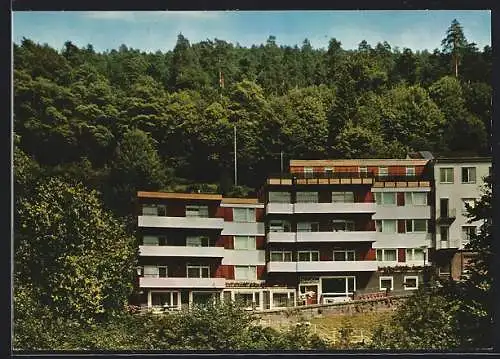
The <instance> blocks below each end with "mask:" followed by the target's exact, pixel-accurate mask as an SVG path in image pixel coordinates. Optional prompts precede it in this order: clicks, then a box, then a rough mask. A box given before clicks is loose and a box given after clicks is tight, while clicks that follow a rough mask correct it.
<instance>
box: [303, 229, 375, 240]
mask: <svg viewBox="0 0 500 359" xmlns="http://www.w3.org/2000/svg"><path fill="white" fill-rule="evenodd" d="M296 238H297V242H375V241H376V240H377V232H375V231H351V232H297V236H296Z"/></svg>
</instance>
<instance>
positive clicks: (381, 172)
mask: <svg viewBox="0 0 500 359" xmlns="http://www.w3.org/2000/svg"><path fill="white" fill-rule="evenodd" d="M388 175H389V169H388V168H387V167H379V168H378V176H379V177H386V176H388Z"/></svg>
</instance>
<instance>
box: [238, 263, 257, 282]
mask: <svg viewBox="0 0 500 359" xmlns="http://www.w3.org/2000/svg"><path fill="white" fill-rule="evenodd" d="M234 279H235V280H257V267H256V266H234Z"/></svg>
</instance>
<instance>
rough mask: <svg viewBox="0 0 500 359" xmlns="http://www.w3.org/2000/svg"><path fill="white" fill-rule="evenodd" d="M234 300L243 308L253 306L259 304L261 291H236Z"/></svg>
mask: <svg viewBox="0 0 500 359" xmlns="http://www.w3.org/2000/svg"><path fill="white" fill-rule="evenodd" d="M234 300H235V301H236V302H238V303H240V304H241V305H242V306H243V308H252V307H253V305H254V303H255V305H256V306H259V293H258V292H257V293H234Z"/></svg>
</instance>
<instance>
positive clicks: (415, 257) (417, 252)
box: [406, 248, 425, 262]
mask: <svg viewBox="0 0 500 359" xmlns="http://www.w3.org/2000/svg"><path fill="white" fill-rule="evenodd" d="M424 259H425V252H424V250H423V249H421V248H406V261H407V262H411V261H423V260H424Z"/></svg>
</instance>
